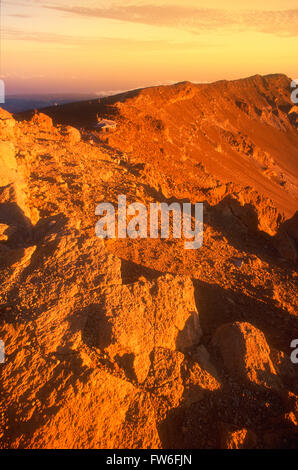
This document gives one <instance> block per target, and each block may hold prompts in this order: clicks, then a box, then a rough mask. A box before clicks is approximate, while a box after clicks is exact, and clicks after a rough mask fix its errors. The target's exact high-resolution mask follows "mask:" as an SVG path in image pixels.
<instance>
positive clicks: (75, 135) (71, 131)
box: [60, 126, 81, 144]
mask: <svg viewBox="0 0 298 470" xmlns="http://www.w3.org/2000/svg"><path fill="white" fill-rule="evenodd" d="M60 133H61V135H62V136H63V138H64V140H66V141H67V142H70V143H71V144H77V143H78V142H80V140H81V133H80V131H79V130H78V129H76V128H75V127H72V126H62V127H61V128H60Z"/></svg>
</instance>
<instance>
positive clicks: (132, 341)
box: [87, 274, 201, 382]
mask: <svg viewBox="0 0 298 470" xmlns="http://www.w3.org/2000/svg"><path fill="white" fill-rule="evenodd" d="M94 328H95V329H96V336H95V343H94V346H96V347H98V348H100V349H102V350H103V351H105V353H106V354H108V355H109V356H110V357H111V358H112V359H117V358H119V359H120V360H121V358H123V357H131V358H132V362H133V365H132V367H133V371H134V374H135V375H136V377H137V379H138V381H139V382H143V381H144V380H145V379H146V377H147V375H148V371H149V368H150V364H151V361H150V355H151V353H152V352H153V351H154V350H155V348H166V349H169V350H171V351H175V350H179V351H182V352H183V351H185V350H187V349H188V348H189V347H191V346H193V345H194V344H197V343H198V342H199V340H200V337H201V328H200V324H199V318H198V312H197V309H196V304H195V299H194V288H193V284H192V282H191V280H190V279H189V278H187V277H182V276H176V277H175V276H172V275H168V274H167V275H164V276H161V277H159V278H158V279H156V280H153V281H147V280H144V281H143V280H142V281H139V282H136V283H133V284H128V285H125V284H124V285H119V286H113V287H112V288H108V289H107V290H106V292H105V293H104V294H103V298H102V308H101V309H98V310H97V311H94V312H93V315H92V317H91V318H90V326H89V333H90V334H91V335H94ZM87 329H88V328H87Z"/></svg>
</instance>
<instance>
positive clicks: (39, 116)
mask: <svg viewBox="0 0 298 470" xmlns="http://www.w3.org/2000/svg"><path fill="white" fill-rule="evenodd" d="M30 122H31V124H33V125H35V126H38V127H39V128H40V129H42V130H50V129H51V128H52V127H53V120H52V119H51V118H50V116H47V115H46V114H44V113H39V112H36V113H35V114H34V115H33V117H32V119H31V121H30Z"/></svg>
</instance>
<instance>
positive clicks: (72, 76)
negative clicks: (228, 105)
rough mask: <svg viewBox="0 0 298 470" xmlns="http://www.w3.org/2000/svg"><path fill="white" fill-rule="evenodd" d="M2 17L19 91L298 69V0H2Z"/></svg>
mask: <svg viewBox="0 0 298 470" xmlns="http://www.w3.org/2000/svg"><path fill="white" fill-rule="evenodd" d="M295 7H296V9H295ZM1 21H2V28H1V29H2V33H1V74H0V78H2V79H4V80H5V83H6V88H7V92H8V93H9V94H10V93H40V92H42V93H54V92H61V93H65V92H83V93H84V92H86V93H101V92H106V93H114V92H117V91H120V90H126V89H130V88H136V87H142V86H147V85H156V84H159V83H164V84H168V83H174V82H178V81H182V80H190V81H193V82H206V81H215V80H219V79H233V78H240V77H244V76H249V75H254V74H257V73H259V74H266V73H276V72H282V73H286V74H287V75H289V76H290V77H291V78H297V77H298V67H297V51H298V9H297V0H271V1H264V2H260V0H250V1H241V0H240V1H236V0H234V1H231V0H209V1H208V2H207V1H200V0H183V1H179V0H158V1H157V0H131V1H129V0H128V1H125V2H124V1H123V0H122V1H120V0H118V1H117V0H115V1H111V0H97V1H95V0H94V1H93V0H67V1H66V0H60V1H57V0H42V1H38V0H24V1H18V0H11V1H9V0H2V20H1Z"/></svg>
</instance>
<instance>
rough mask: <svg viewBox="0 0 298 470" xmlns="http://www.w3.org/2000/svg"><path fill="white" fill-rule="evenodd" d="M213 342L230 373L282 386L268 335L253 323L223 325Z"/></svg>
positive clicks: (265, 384) (243, 378)
mask: <svg viewBox="0 0 298 470" xmlns="http://www.w3.org/2000/svg"><path fill="white" fill-rule="evenodd" d="M212 344H213V346H214V348H215V349H216V351H217V352H218V354H219V355H220V356H221V358H222V360H223V365H224V368H225V369H226V371H227V372H228V373H229V375H231V376H234V377H237V378H239V379H242V380H243V381H246V382H250V383H251V384H255V385H259V386H264V387H267V388H273V389H280V386H281V384H280V381H279V379H278V377H277V374H276V370H275V368H274V365H273V363H272V361H271V359H270V348H269V346H268V343H267V341H266V338H265V336H264V334H263V333H262V331H260V330H258V329H257V328H255V327H254V326H253V325H251V324H250V323H246V322H235V323H226V324H224V325H222V326H220V327H219V328H218V329H217V330H216V332H215V334H214V336H213V338H212Z"/></svg>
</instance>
